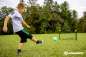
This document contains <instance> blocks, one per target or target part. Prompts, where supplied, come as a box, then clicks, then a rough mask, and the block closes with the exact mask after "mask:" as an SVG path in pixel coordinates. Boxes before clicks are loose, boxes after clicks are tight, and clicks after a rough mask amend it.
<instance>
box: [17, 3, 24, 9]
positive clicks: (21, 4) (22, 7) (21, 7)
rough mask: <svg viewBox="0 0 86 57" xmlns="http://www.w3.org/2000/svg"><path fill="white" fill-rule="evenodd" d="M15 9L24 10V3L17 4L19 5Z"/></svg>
mask: <svg viewBox="0 0 86 57" xmlns="http://www.w3.org/2000/svg"><path fill="white" fill-rule="evenodd" d="M17 8H18V9H24V8H25V5H24V3H19V4H18V5H17Z"/></svg>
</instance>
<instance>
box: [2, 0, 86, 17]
mask: <svg viewBox="0 0 86 57" xmlns="http://www.w3.org/2000/svg"><path fill="white" fill-rule="evenodd" d="M1 1H5V3H4V4H3V3H2V2H0V7H1V6H9V7H13V8H16V5H17V4H18V2H19V0H7V1H8V2H7V1H6V0H1ZM24 1H28V0H24ZM43 1H44V0H38V2H37V3H39V4H41V5H42V4H43ZM54 1H57V2H58V3H59V4H60V3H62V2H64V1H65V0H54ZM66 1H67V2H68V3H69V7H70V9H75V10H76V11H77V12H78V17H81V16H82V15H83V12H84V11H86V0H66Z"/></svg>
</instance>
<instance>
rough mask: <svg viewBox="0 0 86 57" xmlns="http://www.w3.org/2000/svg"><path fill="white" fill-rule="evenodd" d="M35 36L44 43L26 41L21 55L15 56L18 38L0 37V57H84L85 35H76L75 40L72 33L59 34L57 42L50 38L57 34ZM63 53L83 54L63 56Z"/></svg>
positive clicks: (15, 36) (85, 55)
mask: <svg viewBox="0 0 86 57" xmlns="http://www.w3.org/2000/svg"><path fill="white" fill-rule="evenodd" d="M35 36H36V37H37V38H38V39H40V40H43V41H44V43H43V45H36V44H35V43H33V42H32V41H30V40H28V42H27V43H26V44H25V46H24V48H23V49H22V54H21V55H20V56H16V49H17V45H18V42H19V37H18V36H17V35H1V36H0V57H86V33H78V40H75V34H74V33H68V34H67V33H65V34H61V38H60V40H58V41H57V42H55V41H54V40H53V39H52V37H54V36H56V37H58V34H35ZM65 51H68V52H84V53H83V54H68V55H65V54H64V52H65Z"/></svg>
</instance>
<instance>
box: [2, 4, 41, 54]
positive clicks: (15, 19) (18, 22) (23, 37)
mask: <svg viewBox="0 0 86 57" xmlns="http://www.w3.org/2000/svg"><path fill="white" fill-rule="evenodd" d="M24 10H25V6H24V4H23V3H19V4H18V6H17V10H15V11H14V12H12V13H11V14H9V15H8V16H6V18H5V20H4V26H3V31H4V32H7V30H8V28H7V23H8V21H9V19H10V18H12V25H13V31H14V32H15V33H16V34H18V35H19V36H20V43H19V45H18V50H17V54H19V53H21V48H22V47H23V46H24V43H25V42H27V38H29V39H31V40H32V41H34V42H35V43H36V44H42V41H40V40H37V39H36V38H35V37H34V36H33V35H32V34H30V33H29V32H26V31H25V30H24V27H23V26H22V25H25V26H26V27H27V28H30V26H29V25H27V23H26V22H25V21H24V20H23V17H22V14H23V12H24Z"/></svg>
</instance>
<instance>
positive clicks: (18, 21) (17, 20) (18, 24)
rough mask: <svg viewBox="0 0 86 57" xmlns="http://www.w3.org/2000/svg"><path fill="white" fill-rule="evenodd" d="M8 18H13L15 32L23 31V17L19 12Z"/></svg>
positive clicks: (14, 12)
mask: <svg viewBox="0 0 86 57" xmlns="http://www.w3.org/2000/svg"><path fill="white" fill-rule="evenodd" d="M8 16H9V17H11V18H12V26H13V31H14V32H18V31H20V30H22V29H23V26H22V21H23V17H22V15H21V14H20V13H19V12H18V11H17V10H15V11H13V12H12V13H11V14H9V15H8Z"/></svg>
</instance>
